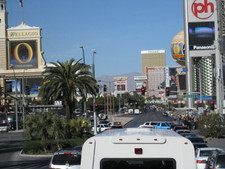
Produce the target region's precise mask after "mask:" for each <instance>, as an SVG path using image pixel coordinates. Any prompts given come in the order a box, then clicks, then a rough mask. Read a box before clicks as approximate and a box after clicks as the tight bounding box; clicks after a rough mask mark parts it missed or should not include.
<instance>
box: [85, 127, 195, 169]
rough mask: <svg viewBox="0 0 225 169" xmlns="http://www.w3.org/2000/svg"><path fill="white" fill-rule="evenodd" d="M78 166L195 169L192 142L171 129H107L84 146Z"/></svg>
mask: <svg viewBox="0 0 225 169" xmlns="http://www.w3.org/2000/svg"><path fill="white" fill-rule="evenodd" d="M81 169H196V162H195V153H194V147H193V145H192V143H191V142H190V141H189V140H188V139H186V138H185V137H182V136H180V135H179V134H177V133H175V132H174V131H172V130H161V129H148V128H125V129H116V130H108V131H105V132H103V133H101V134H98V135H96V136H94V137H92V138H89V139H88V140H87V141H86V142H85V143H84V145H83V149H82V159H81Z"/></svg>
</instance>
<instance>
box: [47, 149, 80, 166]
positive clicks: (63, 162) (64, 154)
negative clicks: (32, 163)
mask: <svg viewBox="0 0 225 169" xmlns="http://www.w3.org/2000/svg"><path fill="white" fill-rule="evenodd" d="M80 162H81V152H79V151H77V150H59V151H56V152H55V153H54V154H53V156H52V158H51V161H50V164H49V167H48V168H55V169H56V168H57V169H80Z"/></svg>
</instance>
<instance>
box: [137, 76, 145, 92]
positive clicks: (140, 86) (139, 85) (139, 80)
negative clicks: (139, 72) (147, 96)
mask: <svg viewBox="0 0 225 169" xmlns="http://www.w3.org/2000/svg"><path fill="white" fill-rule="evenodd" d="M134 81H135V91H136V92H137V93H141V89H143V88H145V89H146V83H147V77H146V76H135V77H134Z"/></svg>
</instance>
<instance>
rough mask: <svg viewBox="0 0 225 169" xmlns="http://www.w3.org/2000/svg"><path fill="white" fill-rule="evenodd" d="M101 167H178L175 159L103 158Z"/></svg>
mask: <svg viewBox="0 0 225 169" xmlns="http://www.w3.org/2000/svg"><path fill="white" fill-rule="evenodd" d="M100 167H101V168H100V169H176V161H175V160H174V159H158V158H157V159H152V158H151V159H148V158H140V159H136V158H135V159H134V158H128V159H102V160H101V164H100Z"/></svg>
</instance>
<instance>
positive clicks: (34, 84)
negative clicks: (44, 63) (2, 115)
mask: <svg viewBox="0 0 225 169" xmlns="http://www.w3.org/2000/svg"><path fill="white" fill-rule="evenodd" d="M23 82H24V85H23ZM41 82H42V78H24V81H22V79H16V80H15V79H6V80H5V91H6V93H8V94H16V93H17V94H22V93H23V92H22V91H23V89H22V88H23V87H24V88H25V86H29V88H30V94H38V93H39V88H40V84H41ZM16 86H17V91H16Z"/></svg>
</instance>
